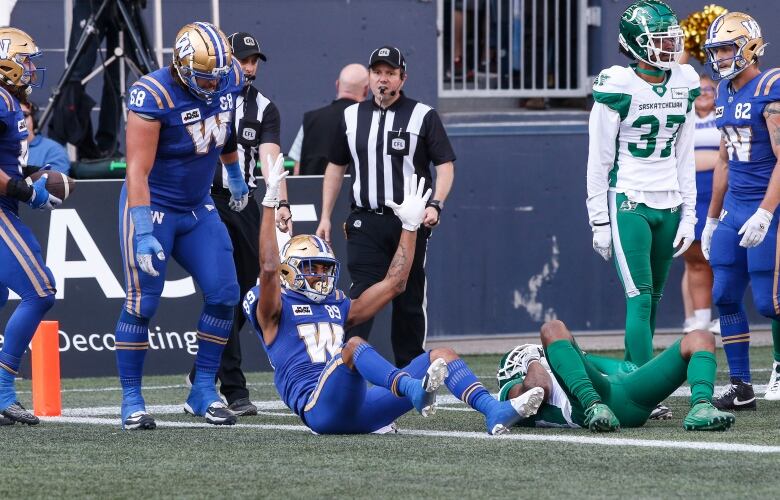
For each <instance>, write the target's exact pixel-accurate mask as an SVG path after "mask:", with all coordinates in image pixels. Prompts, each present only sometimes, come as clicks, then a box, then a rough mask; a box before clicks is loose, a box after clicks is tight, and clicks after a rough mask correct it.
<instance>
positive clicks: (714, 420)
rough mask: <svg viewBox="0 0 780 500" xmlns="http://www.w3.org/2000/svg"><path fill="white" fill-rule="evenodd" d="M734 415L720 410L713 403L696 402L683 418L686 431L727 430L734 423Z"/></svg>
mask: <svg viewBox="0 0 780 500" xmlns="http://www.w3.org/2000/svg"><path fill="white" fill-rule="evenodd" d="M735 420H736V419H735V418H734V415H732V414H731V413H727V412H725V411H720V410H718V409H717V408H715V407H714V406H712V403H709V402H706V401H701V402H699V403H696V404H695V405H693V407H692V408H691V411H689V412H688V415H687V416H686V417H685V420H683V427H684V428H685V430H686V431H725V430H727V429H728V428H729V427H731V426H732V425H733V424H734V421H735Z"/></svg>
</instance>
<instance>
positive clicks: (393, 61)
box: [368, 45, 406, 71]
mask: <svg viewBox="0 0 780 500" xmlns="http://www.w3.org/2000/svg"><path fill="white" fill-rule="evenodd" d="M381 62H382V63H386V64H389V65H390V66H392V67H394V68H401V70H402V71H406V60H405V59H404V56H403V54H401V51H400V50H398V49H397V48H395V47H391V46H390V45H385V46H383V47H379V48H378V49H376V50H374V51H373V52H372V53H371V57H370V58H369V59H368V67H369V68H370V67H372V66H373V65H374V64H377V63H381Z"/></svg>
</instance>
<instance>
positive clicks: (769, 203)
mask: <svg viewBox="0 0 780 500" xmlns="http://www.w3.org/2000/svg"><path fill="white" fill-rule="evenodd" d="M764 120H765V121H766V128H767V132H769V140H770V141H771V142H772V151H774V153H775V157H777V158H780V102H771V103H769V104H767V105H766V107H765V108H764ZM779 167H780V160H778V162H777V163H775V168H774V170H773V171H772V177H771V178H770V179H769V186H767V189H766V194H765V195H764V199H763V201H762V202H761V208H763V209H764V210H766V211H768V212H770V213H774V211H775V209H776V208H777V205H778V203H780V168H779Z"/></svg>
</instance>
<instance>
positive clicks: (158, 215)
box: [152, 210, 165, 224]
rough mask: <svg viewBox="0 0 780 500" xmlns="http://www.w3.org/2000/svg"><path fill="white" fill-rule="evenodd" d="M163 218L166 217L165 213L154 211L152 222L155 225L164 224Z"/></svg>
mask: <svg viewBox="0 0 780 500" xmlns="http://www.w3.org/2000/svg"><path fill="white" fill-rule="evenodd" d="M163 217H165V212H160V211H158V210H152V222H153V223H154V224H162V221H163Z"/></svg>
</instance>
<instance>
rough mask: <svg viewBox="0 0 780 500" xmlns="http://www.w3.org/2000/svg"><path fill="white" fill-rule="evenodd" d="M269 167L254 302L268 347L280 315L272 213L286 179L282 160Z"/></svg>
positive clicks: (280, 307)
mask: <svg viewBox="0 0 780 500" xmlns="http://www.w3.org/2000/svg"><path fill="white" fill-rule="evenodd" d="M267 164H268V165H269V166H270V168H269V169H268V173H267V174H266V175H265V177H264V178H265V184H266V190H265V197H264V198H263V202H262V205H263V217H262V219H261V222H260V242H259V246H260V298H259V300H258V301H257V311H256V312H255V314H256V316H257V323H258V324H259V325H260V329H261V330H262V332H263V341H264V342H265V344H266V345H270V344H271V343H272V342H273V341H274V339H276V333H277V329H278V327H279V318H280V316H281V312H282V299H281V285H280V284H279V267H280V262H279V244H278V243H277V242H276V221H275V210H276V205H277V204H278V203H279V188H280V185H281V183H282V181H284V178H285V177H286V176H287V172H285V171H284V156H283V155H281V154H280V155H279V156H277V158H276V161H273V160H272V159H271V158H270V157H269V158H268V160H267Z"/></svg>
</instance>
